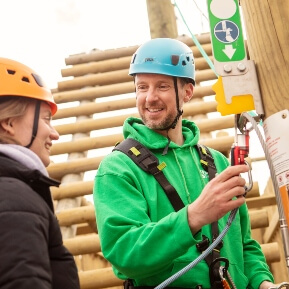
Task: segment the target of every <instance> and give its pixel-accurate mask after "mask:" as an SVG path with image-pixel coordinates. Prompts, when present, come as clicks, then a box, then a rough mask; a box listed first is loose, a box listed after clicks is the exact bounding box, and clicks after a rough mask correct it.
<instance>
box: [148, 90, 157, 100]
mask: <svg viewBox="0 0 289 289" xmlns="http://www.w3.org/2000/svg"><path fill="white" fill-rule="evenodd" d="M157 98H158V96H157V93H156V90H155V89H154V88H149V89H148V91H147V94H146V101H147V102H152V101H155V100H156V99H157Z"/></svg>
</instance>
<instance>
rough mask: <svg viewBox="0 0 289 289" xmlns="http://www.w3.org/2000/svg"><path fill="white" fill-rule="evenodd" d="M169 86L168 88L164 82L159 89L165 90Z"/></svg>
mask: <svg viewBox="0 0 289 289" xmlns="http://www.w3.org/2000/svg"><path fill="white" fill-rule="evenodd" d="M169 88H170V86H169V85H166V84H163V85H160V89H161V90H167V89H169Z"/></svg>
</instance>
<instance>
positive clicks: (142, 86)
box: [137, 85, 147, 91]
mask: <svg viewBox="0 0 289 289" xmlns="http://www.w3.org/2000/svg"><path fill="white" fill-rule="evenodd" d="M146 89H147V87H146V86H145V85H139V86H138V87H137V90H138V91H144V90H146Z"/></svg>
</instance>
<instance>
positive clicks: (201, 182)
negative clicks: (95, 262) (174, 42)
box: [94, 118, 273, 289]
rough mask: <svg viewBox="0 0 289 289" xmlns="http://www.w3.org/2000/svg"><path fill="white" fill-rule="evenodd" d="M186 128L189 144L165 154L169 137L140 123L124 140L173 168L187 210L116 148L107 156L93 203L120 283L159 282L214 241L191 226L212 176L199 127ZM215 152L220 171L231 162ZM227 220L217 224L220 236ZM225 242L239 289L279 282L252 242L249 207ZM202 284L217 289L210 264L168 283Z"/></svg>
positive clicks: (128, 125)
mask: <svg viewBox="0 0 289 289" xmlns="http://www.w3.org/2000/svg"><path fill="white" fill-rule="evenodd" d="M182 124H183V128H182V131H183V136H184V139H185V141H184V144H183V145H182V146H179V145H177V144H175V143H174V142H171V143H170V145H169V150H168V153H167V154H166V155H162V152H163V150H164V148H165V147H166V145H167V144H168V139H167V138H165V137H164V136H162V135H160V134H158V133H156V132H154V131H152V130H151V129H149V128H147V127H146V126H144V125H143V123H142V121H141V120H140V119H137V118H128V119H127V120H126V121H125V123H124V137H125V138H134V139H136V140H138V141H139V142H141V143H142V144H143V145H144V146H146V147H147V148H149V149H150V150H151V151H152V152H153V153H154V154H155V155H156V156H157V157H158V159H159V161H160V162H165V163H166V167H165V168H164V169H163V172H164V174H165V176H166V177H167V179H168V181H169V182H170V183H171V184H172V185H173V186H174V187H175V189H176V190H177V192H178V193H179V195H180V197H181V199H182V201H183V202H184V204H185V207H184V208H183V209H181V210H180V211H178V212H175V211H174V209H173V207H172V205H171V203H170V201H169V200H168V198H167V196H166V194H165V192H164V191H163V189H162V188H161V186H160V185H159V183H158V182H157V181H156V180H155V178H154V177H153V176H152V175H150V174H148V173H146V172H144V171H143V170H141V169H140V168H139V167H138V166H137V165H136V164H135V163H134V162H133V161H132V160H131V159H130V158H129V157H128V156H126V155H125V154H124V153H122V152H119V151H113V152H112V153H110V154H109V155H108V156H107V157H106V158H104V160H103V161H102V162H101V164H100V166H99V169H98V171H97V175H96V177H95V186H94V204H95V209H96V219H97V227H98V233H99V237H100V241H101V248H102V252H103V255H104V257H105V258H106V259H107V260H108V261H109V262H110V263H111V264H112V266H113V270H114V273H115V274H116V276H117V277H118V278H120V279H127V278H130V279H133V282H134V284H135V286H157V285H159V284H160V283H162V282H163V281H164V280H166V279H168V278H169V277H170V276H172V275H173V274H175V273H176V272H178V271H179V270H181V269H182V268H184V267H185V266H186V265H188V264H189V263H191V262H192V261H193V260H195V259H196V258H197V257H199V256H200V253H199V252H198V250H197V249H196V246H195V245H196V244H197V243H198V242H200V241H201V239H202V235H205V236H207V237H208V238H209V239H210V240H211V239H212V238H211V226H210V225H207V226H204V227H203V228H202V230H201V231H200V232H198V233H197V234H196V235H194V236H193V235H192V233H191V231H190V228H189V225H188V219H187V206H188V204H190V203H191V202H193V201H194V200H195V199H196V198H197V197H198V196H199V195H200V193H201V192H202V190H203V188H204V186H205V184H206V183H207V182H208V181H209V179H208V174H207V172H206V171H204V170H203V168H202V166H201V164H200V158H199V154H198V151H197V149H196V146H195V145H196V144H197V142H198V140H199V129H198V128H197V126H196V125H195V124H194V123H193V122H190V121H188V120H183V121H182ZM210 151H211V153H212V155H213V157H214V160H215V164H216V167H217V172H218V173H220V172H221V171H223V170H224V169H225V168H226V167H227V166H228V165H229V164H228V160H227V159H226V158H225V157H224V156H223V155H222V154H221V153H219V152H217V151H215V150H213V149H210ZM228 215H229V214H227V215H226V216H225V217H224V218H222V219H220V220H219V222H218V225H219V230H220V232H221V231H222V230H223V228H224V227H225V225H226V221H227V218H228ZM223 241H224V246H223V248H222V249H221V256H222V257H225V258H228V259H229V262H230V265H229V273H230V275H231V276H232V278H233V281H234V283H235V284H236V286H237V288H238V289H245V288H250V289H252V288H253V289H257V288H258V287H259V285H260V283H261V282H262V281H264V280H268V281H272V282H273V276H272V274H271V273H270V271H269V269H268V266H267V264H266V261H265V258H264V255H263V253H262V251H261V248H260V245H259V244H258V243H257V242H256V241H255V240H253V239H252V238H251V231H250V220H249V215H248V209H247V206H246V205H243V206H241V207H240V208H239V210H238V213H237V215H236V218H235V220H234V222H233V223H232V225H231V227H230V229H229V231H228V232H227V234H226V235H225V237H224V239H223ZM198 284H202V285H203V288H210V281H209V267H208V265H207V263H206V262H205V260H202V261H201V262H200V263H198V264H197V265H196V266H195V267H193V268H192V269H191V270H189V271H188V272H186V273H185V274H184V275H182V276H181V277H179V278H178V279H177V280H175V281H174V282H173V283H171V284H170V285H169V286H175V287H185V288H195V287H196V285H198Z"/></svg>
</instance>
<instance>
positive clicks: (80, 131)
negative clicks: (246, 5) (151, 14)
mask: <svg viewBox="0 0 289 289" xmlns="http://www.w3.org/2000/svg"><path fill="white" fill-rule="evenodd" d="M197 38H198V41H199V42H200V44H201V45H202V47H203V49H204V51H205V52H206V53H207V55H208V56H209V57H210V58H211V59H212V47H211V43H210V36H209V34H202V35H198V36H197ZM179 39H180V40H181V41H183V42H185V43H186V44H187V45H189V46H190V47H191V49H192V51H193V53H194V56H195V60H196V84H197V85H196V88H195V93H194V101H191V102H190V103H187V104H185V106H184V118H193V117H194V116H196V115H203V116H206V117H202V118H197V119H195V118H194V121H195V122H196V123H197V124H198V126H199V128H200V130H201V143H203V144H205V145H207V146H209V147H212V148H214V149H217V150H219V151H222V152H223V153H224V154H225V155H227V156H228V152H229V150H230V147H231V145H232V143H233V142H234V136H233V135H232V134H231V135H230V134H229V133H228V132H227V131H226V132H225V133H222V134H221V135H222V136H220V137H216V136H217V135H218V133H220V132H224V130H227V129H232V128H233V127H234V117H233V116H226V117H219V116H218V114H217V113H216V105H217V104H216V102H215V100H214V91H213V90H212V81H213V82H214V81H215V80H216V79H217V77H216V75H215V73H214V72H213V71H212V70H211V69H210V68H209V65H208V64H207V62H206V60H205V59H204V58H203V56H202V55H201V53H200V52H199V50H198V48H197V47H196V45H195V44H194V43H193V41H192V40H191V39H190V38H189V37H186V36H181V37H179ZM137 48H138V46H134V47H125V48H119V49H111V50H105V51H99V50H94V51H91V52H90V53H83V54H78V55H72V56H69V57H68V58H67V59H66V60H65V61H66V64H67V65H68V66H69V67H68V68H65V69H63V70H62V76H63V77H69V78H70V79H69V80H63V81H61V82H59V83H58V88H57V89H54V90H53V94H54V98H55V101H56V102H57V103H58V104H59V105H60V109H59V111H58V112H57V114H56V115H55V117H54V126H55V128H56V130H57V131H58V132H59V134H60V135H61V139H64V140H63V141H61V140H60V141H59V142H57V143H55V144H54V146H53V147H52V150H51V154H52V156H53V157H52V158H53V160H54V162H53V163H51V165H50V166H49V167H48V173H49V175H50V176H51V177H53V178H55V179H58V180H61V181H62V185H61V186H60V187H59V188H52V194H53V198H54V202H55V207H56V213H57V218H58V220H59V223H60V225H61V228H62V229H63V235H64V243H65V245H66V246H67V248H68V249H69V250H70V251H71V252H72V254H73V255H74V256H75V260H76V262H77V266H78V269H79V276H80V281H81V288H82V289H88V288H108V287H115V286H121V285H122V282H123V281H122V280H119V279H118V278H116V277H115V276H114V274H113V272H112V269H111V266H110V264H109V263H108V262H107V261H106V260H105V259H104V258H103V256H102V254H101V247H100V243H99V238H98V234H97V223H96V220H95V212H94V207H93V205H92V201H91V200H92V199H91V195H92V189H93V177H91V178H90V179H86V178H85V175H86V174H87V173H88V172H93V173H94V174H95V172H96V170H97V168H98V166H99V164H100V162H101V160H102V159H103V157H105V155H106V154H107V153H108V152H110V150H111V148H112V147H113V146H114V145H115V143H116V142H118V141H121V140H122V139H123V137H122V134H121V130H120V128H121V126H122V124H123V121H124V120H125V119H126V118H127V117H128V116H132V115H134V116H138V113H137V110H136V109H135V97H134V84H133V81H132V78H131V77H130V76H128V67H129V63H130V58H131V56H132V54H133V53H134V52H135V51H136V49H137ZM212 113H214V115H216V117H208V115H211V114H212ZM202 135H203V136H204V135H206V137H203V138H202ZM208 135H209V136H208ZM88 155H90V156H89V157H87V156H88ZM64 179H65V182H63V180H64ZM75 200H77V201H75ZM60 202H61V203H62V205H61V206H59V204H60ZM247 203H248V207H249V212H250V217H251V226H252V228H253V231H258V232H259V231H260V230H261V228H265V227H268V226H269V219H268V215H267V210H266V209H264V207H266V206H268V205H271V206H272V205H273V206H274V205H275V198H274V196H272V195H269V196H260V194H259V189H258V184H257V183H254V188H253V190H252V191H251V192H250V194H249V196H248V199H247ZM60 208H61V209H60ZM66 228H70V229H71V228H73V230H69V231H68V233H67V232H66V230H65V229H66ZM262 249H263V251H264V253H265V255H266V258H267V262H268V264H271V263H273V262H275V263H276V262H279V260H280V251H282V249H280V242H279V243H278V242H271V241H270V240H269V242H267V243H264V244H262Z"/></svg>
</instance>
